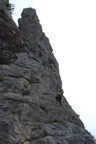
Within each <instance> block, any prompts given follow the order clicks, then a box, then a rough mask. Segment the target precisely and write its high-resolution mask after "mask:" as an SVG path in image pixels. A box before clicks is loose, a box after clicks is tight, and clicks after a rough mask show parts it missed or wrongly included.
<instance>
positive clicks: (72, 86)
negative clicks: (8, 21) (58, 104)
mask: <svg viewBox="0 0 96 144" xmlns="http://www.w3.org/2000/svg"><path fill="white" fill-rule="evenodd" d="M10 3H13V4H14V5H15V11H14V14H13V18H14V20H15V21H16V23H17V19H18V18H20V14H21V12H22V10H23V8H27V7H32V8H35V9H36V11H37V14H38V16H39V19H40V23H41V25H42V28H43V31H44V32H45V34H46V36H47V37H48V38H49V40H50V43H51V45H52V48H53V53H54V55H55V57H56V59H57V61H58V63H59V68H60V75H61V79H62V83H63V89H64V95H65V97H66V98H67V100H68V102H69V104H70V105H71V106H72V108H73V109H74V110H75V112H77V114H79V115H80V118H81V120H82V121H83V123H84V125H85V128H86V129H87V130H88V131H89V132H91V134H92V135H93V136H94V137H96V112H95V110H96V104H95V103H96V0H10Z"/></svg>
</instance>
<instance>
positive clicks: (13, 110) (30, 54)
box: [0, 8, 94, 144]
mask: <svg viewBox="0 0 96 144" xmlns="http://www.w3.org/2000/svg"><path fill="white" fill-rule="evenodd" d="M61 89H62V82H61V79H60V75H59V68H58V63H57V61H56V59H55V57H54V54H53V53H52V48H51V45H50V43H49V40H48V38H47V37H46V36H45V34H44V33H43V32H42V27H41V25H40V23H39V19H38V17H37V15H36V11H35V10H34V9H32V8H28V9H24V10H23V12H22V18H20V19H19V28H17V26H16V25H15V23H14V22H13V20H12V19H10V18H9V17H8V15H6V13H4V12H2V11H0V143H1V144H94V140H93V137H92V136H91V135H90V133H89V132H87V131H86V130H85V128H84V125H83V123H82V121H81V120H80V119H79V116H78V115H77V114H76V113H75V112H74V110H73V109H72V108H71V106H70V105H69V104H68V102H67V100H66V98H65V97H61V103H62V105H60V103H59V101H57V100H56V96H57V95H58V92H59V90H61Z"/></svg>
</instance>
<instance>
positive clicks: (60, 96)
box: [56, 89, 63, 106]
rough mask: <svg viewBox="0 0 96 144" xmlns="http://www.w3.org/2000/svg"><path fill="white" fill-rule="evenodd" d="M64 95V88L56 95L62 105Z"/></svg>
mask: <svg viewBox="0 0 96 144" xmlns="http://www.w3.org/2000/svg"><path fill="white" fill-rule="evenodd" d="M62 97H63V90H62V89H60V90H59V91H58V93H57V96H56V100H57V101H58V102H59V103H60V105H61V106H62V102H61V101H62Z"/></svg>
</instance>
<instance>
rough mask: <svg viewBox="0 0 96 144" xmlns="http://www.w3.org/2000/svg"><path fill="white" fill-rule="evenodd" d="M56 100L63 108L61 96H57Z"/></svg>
mask: <svg viewBox="0 0 96 144" xmlns="http://www.w3.org/2000/svg"><path fill="white" fill-rule="evenodd" d="M56 100H57V101H58V102H59V103H60V105H61V106H62V103H61V96H57V97H56Z"/></svg>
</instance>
